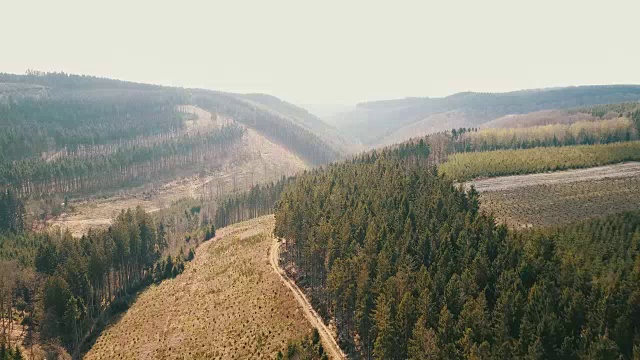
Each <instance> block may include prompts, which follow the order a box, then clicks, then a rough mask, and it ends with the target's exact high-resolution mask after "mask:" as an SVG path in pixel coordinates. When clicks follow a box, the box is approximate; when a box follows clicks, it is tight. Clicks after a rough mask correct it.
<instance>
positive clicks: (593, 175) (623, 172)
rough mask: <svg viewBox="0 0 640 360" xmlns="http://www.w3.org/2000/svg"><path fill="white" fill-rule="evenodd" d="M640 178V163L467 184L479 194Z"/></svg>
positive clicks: (503, 177) (502, 177)
mask: <svg viewBox="0 0 640 360" xmlns="http://www.w3.org/2000/svg"><path fill="white" fill-rule="evenodd" d="M634 176H640V162H627V163H621V164H614V165H607V166H598V167H593V168H587V169H577V170H567V171H556V172H551V173H543V174H530V175H514V176H500V177H495V178H490V179H482V180H475V181H470V182H467V183H465V187H467V188H468V187H469V186H470V185H473V186H475V188H476V190H477V191H478V192H484V191H504V190H514V189H517V188H521V187H527V186H535V185H556V184H568V183H573V182H577V181H592V180H602V179H611V178H626V177H634Z"/></svg>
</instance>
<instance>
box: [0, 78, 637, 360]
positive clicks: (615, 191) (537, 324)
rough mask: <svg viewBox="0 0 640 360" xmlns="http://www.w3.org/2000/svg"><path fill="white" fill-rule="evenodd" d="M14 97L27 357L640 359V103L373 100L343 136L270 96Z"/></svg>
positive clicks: (621, 89)
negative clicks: (638, 310)
mask: <svg viewBox="0 0 640 360" xmlns="http://www.w3.org/2000/svg"><path fill="white" fill-rule="evenodd" d="M2 79H4V80H5V81H6V82H7V83H10V84H11V85H5V86H3V87H2V86H0V91H3V90H2V89H5V90H4V91H7V92H8V94H9V95H10V96H11V99H9V95H7V97H6V98H4V100H3V98H2V96H0V120H3V121H4V122H1V123H0V135H3V137H2V136H0V149H2V151H3V157H0V179H1V181H2V182H0V185H1V186H2V187H3V190H4V191H3V192H2V193H1V196H0V210H1V211H0V230H1V231H0V264H2V265H3V266H4V267H3V269H8V270H7V271H5V273H6V274H1V275H2V276H0V317H1V318H2V319H5V318H12V320H11V321H8V322H7V321H5V322H2V323H1V324H2V326H3V328H2V329H3V330H4V329H8V332H9V334H10V335H9V336H7V337H6V338H5V340H2V337H0V341H5V342H6V343H8V344H9V345H10V348H15V347H18V348H19V349H20V351H22V352H25V353H26V352H32V351H33V353H34V356H33V357H34V358H38V359H39V358H44V357H46V358H55V357H58V358H68V357H69V356H71V357H72V358H81V357H84V358H87V359H112V358H116V359H129V358H141V359H165V358H169V359H171V358H187V359H196V358H276V359H279V360H280V359H283V360H284V359H286V360H292V359H313V360H324V359H327V358H336V359H343V358H368V359H369V358H375V359H390V358H409V359H424V358H437V359H445V358H446V359H448V358H456V359H457V358H522V357H526V356H527V355H528V354H530V353H531V352H543V353H545V354H551V355H553V356H551V357H556V358H565V357H566V356H569V355H570V354H573V355H576V354H579V355H580V356H579V357H572V356H573V355H571V356H569V358H576V359H577V358H594V357H593V356H591V354H593V353H596V352H598V351H601V349H602V348H603V347H604V348H606V349H608V350H606V351H609V352H610V353H611V354H615V355H617V357H616V358H625V359H626V358H631V355H634V354H635V353H636V352H637V351H640V350H637V349H636V347H635V345H633V344H634V341H636V340H635V336H636V335H635V334H636V333H637V332H638V329H637V328H636V327H635V325H634V324H636V321H635V316H636V315H634V314H635V313H634V312H633V311H635V310H633V309H634V306H635V305H634V304H635V303H634V301H635V300H634V299H636V298H637V296H636V295H635V294H636V292H637V293H638V294H640V292H638V291H640V290H638V289H637V288H636V287H633V286H631V285H629V286H626V287H620V288H618V287H615V286H613V285H612V284H615V281H613V280H612V279H614V278H616V279H617V278H621V279H623V281H624V284H635V281H636V280H637V279H636V277H637V270H636V267H635V265H634V264H636V263H637V259H638V253H639V252H640V248H638V247H637V244H636V243H637V234H638V231H639V230H638V229H640V228H639V224H640V222H639V221H638V212H639V211H640V205H639V204H640V197H639V196H640V163H639V162H638V161H639V160H640V151H639V150H640V141H639V140H640V133H639V129H640V110H639V109H640V107H639V106H638V105H637V103H634V102H633V101H635V100H636V99H637V98H638V97H639V96H640V95H638V94H640V91H639V90H638V88H637V87H634V86H612V87H578V88H560V89H549V90H546V89H545V90H541V91H522V92H513V93H503V94H480V93H461V94H454V95H451V96H449V97H445V98H424V99H423V98H408V99H399V100H389V101H378V102H372V103H365V104H361V105H358V106H357V107H356V108H355V109H351V110H350V112H349V113H345V114H342V115H340V116H342V117H343V118H342V120H343V121H342V122H341V121H340V117H338V118H336V119H333V120H335V121H334V124H335V125H336V127H333V126H330V125H328V124H327V123H325V122H324V121H323V120H322V119H320V118H318V117H316V116H314V115H312V114H311V113H309V112H307V111H306V110H304V109H302V108H299V107H297V106H295V105H293V104H291V103H288V102H286V101H283V100H280V99H278V98H276V97H272V96H270V95H265V94H233V93H225V92H219V91H212V90H205V89H182V88H171V87H159V86H155V85H148V84H137V83H129V82H122V81H116V80H110V79H100V78H93V77H79V76H74V75H66V74H55V73H54V74H39V75H33V74H30V75H25V76H22V75H10V74H0V80H2ZM2 83H3V82H2V81H0V84H2ZM22 83H24V84H22ZM16 84H17V85H16ZM23 85H24V86H23ZM88 89H91V90H88ZM0 95H2V94H1V93H0ZM16 95H20V96H18V97H17V99H18V100H15V101H14V100H13V99H14V97H15V96H16ZM619 101H631V102H623V103H618V102H619ZM42 109H46V111H43V110H42ZM6 119H8V120H9V121H6ZM29 135H31V136H29ZM409 138H410V140H407V139H409ZM405 140H407V141H405ZM364 150H366V151H364ZM362 151H364V152H362ZM471 186H473V188H474V189H475V191H471ZM502 225H505V226H502ZM67 230H68V231H67ZM606 244H611V246H608V245H606ZM610 259H612V260H611V261H609V260H610ZM496 274H499V276H497V275H496ZM576 274H584V279H582V278H581V279H576V278H574V277H575V276H576ZM580 276H583V275H580ZM34 279H35V280H34ZM556 284H565V285H563V286H564V287H563V289H565V290H566V291H569V292H570V293H563V294H568V295H566V296H565V295H562V296H565V297H562V296H560V295H558V291H559V289H558V287H557V286H556ZM563 291H564V290H563ZM532 294H533V295H532ZM594 294H595V295H594ZM598 294H603V295H602V296H603V297H602V298H598V296H600V295H598ZM550 298H553V299H554V301H556V304H557V306H544V307H540V302H542V303H544V302H545V301H548V299H550ZM574 298H577V299H584V300H583V302H582V303H581V305H580V306H581V307H580V308H579V309H580V310H579V311H580V314H574V315H575V316H576V317H577V318H579V319H587V320H579V321H578V320H576V321H575V322H563V321H559V320H557V319H559V317H560V316H561V315H560V314H567V313H571V312H572V311H574V312H575V311H578V310H576V309H577V308H576V307H575V306H574V304H573V303H572V302H571V299H574ZM616 299H622V300H620V301H618V300H616ZM5 300H6V301H5ZM3 304H9V306H5V305H3ZM511 304H514V305H513V306H515V307H516V308H517V309H525V310H523V311H520V312H518V311H519V310H518V311H515V310H514V308H512V307H510V306H512V305H511ZM600 307H604V308H606V309H607V311H608V312H609V313H610V314H611V316H609V317H606V318H605V317H602V316H599V315H598V314H599V311H600V310H599V309H600ZM534 308H535V309H538V310H536V311H538V312H537V313H539V312H542V313H544V318H543V319H544V320H540V319H541V318H540V317H536V316H534V315H532V314H533V312H531V311H529V310H527V309H534ZM18 309H20V310H19V311H18ZM540 309H542V310H540ZM532 311H533V310H532ZM537 313H536V314H537ZM16 314H19V315H16ZM503 314H512V315H510V318H509V319H506V320H505V318H504V317H503ZM574 315H572V316H574ZM625 318H629V319H631V320H630V322H625V321H624V320H621V319H625ZM32 319H34V320H35V321H34V320H32ZM511 321H512V322H513V324H511V323H510V322H511ZM6 324H10V325H6ZM485 324H492V325H491V326H489V327H487V326H485ZM547 324H552V325H548V326H550V327H552V328H553V329H556V330H554V331H556V332H557V334H556V333H554V334H552V335H550V334H549V333H547V332H545V331H546V330H544V331H542V330H540V329H545V326H547ZM18 328H20V331H21V332H20V334H17V333H16V329H18ZM511 328H513V329H519V330H518V331H513V332H511V333H509V334H508V335H505V334H507V333H508V332H509V331H510V330H509V329H511ZM505 329H506V330H505ZM521 329H525V330H526V331H525V330H521ZM609 329H613V330H609ZM28 331H31V332H33V334H34V337H33V338H31V340H27V337H26V334H27V332H28ZM5 333H6V331H5ZM578 333H579V334H581V335H580V336H581V339H584V340H580V341H578V340H575V341H573V340H572V341H570V342H566V341H565V342H563V343H559V340H558V339H562V338H571V336H572V335H571V334H578ZM0 334H2V332H0ZM638 349H640V348H638ZM576 356H577V355H576ZM589 356H591V357H589ZM634 356H635V355H634ZM595 358H599V357H597V356H596V357H595ZM2 360H4V359H2Z"/></svg>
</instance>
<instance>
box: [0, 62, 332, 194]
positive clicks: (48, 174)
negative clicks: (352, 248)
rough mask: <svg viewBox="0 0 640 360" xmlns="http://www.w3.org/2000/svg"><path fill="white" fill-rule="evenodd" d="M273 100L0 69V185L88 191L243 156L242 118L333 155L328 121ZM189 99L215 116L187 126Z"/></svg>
mask: <svg viewBox="0 0 640 360" xmlns="http://www.w3.org/2000/svg"><path fill="white" fill-rule="evenodd" d="M256 96H257V95H256ZM254 97H255V96H254ZM258 98H259V99H260V98H263V97H262V96H259V97H258ZM270 99H271V98H270ZM263 102H264V101H263ZM279 103H282V102H281V101H280V100H279V99H276V98H273V99H271V100H270V101H268V102H266V104H261V105H260V106H254V105H253V104H252V103H250V102H249V101H248V100H245V98H244V97H243V96H242V95H236V94H229V93H221V92H215V91H208V90H197V89H190V90H189V89H181V88H171V87H162V86H156V85H148V84H138V83H132V82H126V81H118V80H111V79H104V78H96V77H91V76H77V75H68V74H64V73H40V72H34V71H32V72H28V73H27V75H13V74H0V188H3V189H4V188H12V189H14V190H15V191H16V192H17V193H18V194H20V195H37V196H39V195H47V194H51V193H56V192H57V193H87V192H91V191H96V190H107V189H116V188H120V187H123V186H130V185H137V184H141V183H144V182H149V181H151V180H158V179H163V178H168V177H171V176H175V174H178V173H184V172H187V173H188V172H189V171H191V172H194V171H199V170H200V169H201V168H202V167H203V165H205V164H206V166H207V167H208V168H216V167H220V166H222V165H223V164H224V163H225V161H226V162H234V161H236V162H237V161H239V160H240V159H238V157H242V156H243V154H244V153H245V152H246V151H245V150H247V149H240V148H239V146H241V145H242V143H241V142H240V139H241V138H243V136H244V130H245V129H247V128H249V129H254V130H256V131H257V132H258V133H260V134H262V135H264V136H266V137H268V138H269V139H272V140H273V141H274V142H276V143H279V144H281V145H283V146H285V147H286V148H288V149H289V151H291V152H292V153H295V154H298V155H299V156H301V157H302V158H303V159H305V160H306V161H307V162H309V163H311V164H322V163H326V162H329V161H332V160H335V159H336V158H337V157H338V156H340V154H341V151H342V150H336V149H334V147H332V145H329V144H327V143H326V142H325V141H324V140H322V139H321V138H319V137H318V136H317V135H315V133H314V131H316V130H318V131H320V130H321V129H324V128H325V127H326V128H328V126H323V125H322V124H323V123H322V122H321V121H320V120H319V119H317V118H315V117H313V116H311V115H310V114H308V113H307V116H306V117H304V118H303V116H302V115H301V114H302V113H303V112H304V110H302V109H298V108H295V107H293V106H290V105H289V104H287V105H286V106H280V105H278V104H279ZM189 104H192V105H199V106H202V107H204V108H205V109H207V110H209V111H210V112H211V114H212V115H211V119H201V120H200V121H208V122H210V123H211V124H212V125H211V126H208V127H200V128H195V129H192V128H189V127H188V126H187V125H186V124H188V123H193V122H194V120H195V121H198V119H197V116H196V115H195V114H193V113H191V112H190V110H187V109H188V108H189V107H188V106H185V105H189ZM269 106H273V107H274V108H273V109H272V108H271V107H269ZM283 109H284V110H283ZM292 109H293V110H292ZM285 110H286V111H288V112H289V113H287V115H282V114H281V113H280V111H282V112H284V111H285ZM294 110H295V111H294ZM292 111H293V113H291V112H292ZM294 115H295V116H296V119H297V120H299V121H300V122H302V121H303V120H304V121H307V122H308V124H302V123H297V122H295V121H292V120H291V117H292V116H294ZM219 117H220V118H221V119H219ZM222 118H224V119H222ZM300 119H302V120H300ZM309 119H311V120H313V121H311V120H309ZM223 120H224V121H223ZM240 150H242V151H240Z"/></svg>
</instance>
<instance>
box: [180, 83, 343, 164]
mask: <svg viewBox="0 0 640 360" xmlns="http://www.w3.org/2000/svg"><path fill="white" fill-rule="evenodd" d="M191 101H192V102H193V103H194V104H196V105H197V106H200V107H202V108H203V109H206V110H208V111H210V112H212V113H220V114H223V115H225V116H228V117H230V118H232V119H234V120H235V121H237V122H239V123H241V124H243V125H245V126H247V127H250V128H253V129H255V130H257V131H258V132H260V133H262V134H264V135H265V136H267V137H268V138H270V139H272V140H274V141H275V142H277V143H281V144H283V145H285V146H286V147H287V148H289V149H290V150H291V151H293V152H296V153H298V154H299V155H300V156H301V157H302V158H303V159H305V160H306V161H308V162H309V163H311V164H314V165H319V164H325V163H328V162H330V161H333V160H336V159H338V158H339V156H340V152H339V151H338V150H336V149H334V148H333V147H331V146H330V145H329V144H327V143H325V142H324V141H323V140H322V139H320V137H318V136H317V135H315V134H314V133H313V132H311V131H310V130H308V129H307V128H305V127H302V126H300V125H298V124H295V123H293V122H292V121H290V120H288V119H287V118H286V117H284V116H282V115H279V114H278V112H277V111H264V110H261V106H255V105H252V104H251V103H249V102H247V101H246V100H243V98H242V97H241V96H238V95H234V94H225V93H219V92H213V91H205V90H193V91H192V92H191Z"/></svg>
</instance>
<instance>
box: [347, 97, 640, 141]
mask: <svg viewBox="0 0 640 360" xmlns="http://www.w3.org/2000/svg"><path fill="white" fill-rule="evenodd" d="M638 100H640V86H638V85H606V86H579V87H566V88H552V89H540V90H522V91H514V92H507V93H473V92H465V93H458V94H454V95H451V96H447V97H444V98H406V99H397V100H386V101H375V102H368V103H361V104H358V105H357V106H356V108H355V110H353V111H350V112H347V113H342V114H339V115H336V119H334V120H335V123H336V126H337V127H338V129H339V130H340V131H342V132H344V134H345V136H353V137H355V138H357V139H359V140H360V141H362V142H363V143H364V144H365V145H368V146H370V147H374V146H378V145H384V144H389V143H393V142H398V141H402V140H406V139H407V138H408V137H411V136H419V135H424V134H426V133H430V132H437V131H443V130H449V129H451V128H452V127H460V126H464V127H477V126H479V125H481V124H483V123H485V122H488V121H490V120H493V119H496V118H499V117H502V116H505V115H510V114H525V113H530V112H534V111H540V110H548V109H569V108H575V107H585V106H591V105H595V104H609V103H618V102H624V101H638ZM442 114H448V115H447V116H445V119H443V117H442V116H443V115H442Z"/></svg>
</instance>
